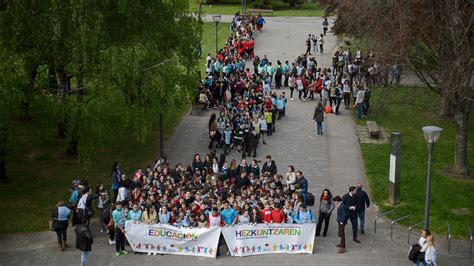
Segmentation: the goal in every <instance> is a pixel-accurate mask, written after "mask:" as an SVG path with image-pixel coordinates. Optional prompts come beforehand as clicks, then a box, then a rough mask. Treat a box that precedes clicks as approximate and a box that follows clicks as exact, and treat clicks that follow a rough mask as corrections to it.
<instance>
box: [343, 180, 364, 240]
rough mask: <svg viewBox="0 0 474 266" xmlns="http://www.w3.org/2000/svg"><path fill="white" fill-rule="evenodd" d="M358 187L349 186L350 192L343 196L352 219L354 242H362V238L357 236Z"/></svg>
mask: <svg viewBox="0 0 474 266" xmlns="http://www.w3.org/2000/svg"><path fill="white" fill-rule="evenodd" d="M355 190H356V187H354V186H351V187H350V188H349V193H347V194H345V195H344V196H342V204H344V206H345V208H346V210H347V214H348V217H349V219H351V224H352V240H354V242H357V243H360V240H359V239H358V238H357V230H358V226H357V199H356V195H355V192H356V191H355Z"/></svg>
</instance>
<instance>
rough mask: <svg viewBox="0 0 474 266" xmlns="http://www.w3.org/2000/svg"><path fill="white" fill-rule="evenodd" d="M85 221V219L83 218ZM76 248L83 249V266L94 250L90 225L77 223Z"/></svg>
mask: <svg viewBox="0 0 474 266" xmlns="http://www.w3.org/2000/svg"><path fill="white" fill-rule="evenodd" d="M82 220H83V222H85V219H82ZM75 231H76V248H77V249H79V250H80V251H81V266H86V265H87V257H89V255H90V253H91V251H92V243H93V239H92V234H91V230H90V228H89V226H88V225H86V224H84V223H82V222H81V223H79V224H77V225H76V229H75Z"/></svg>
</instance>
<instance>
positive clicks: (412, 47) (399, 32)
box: [321, 0, 474, 176]
mask: <svg viewBox="0 0 474 266" xmlns="http://www.w3.org/2000/svg"><path fill="white" fill-rule="evenodd" d="M321 2H323V3H325V4H326V5H327V6H328V8H327V10H329V11H332V10H335V11H336V12H337V14H338V18H337V20H336V22H335V26H334V28H333V30H334V31H335V32H336V33H347V34H350V35H353V36H356V37H360V38H363V39H366V40H367V41H369V42H370V44H371V48H372V49H373V50H374V51H375V52H376V54H377V58H378V60H383V61H386V62H393V61H399V62H400V61H401V62H404V63H406V64H408V65H409V66H410V67H411V69H412V70H413V71H414V73H415V74H416V75H417V76H418V77H419V78H420V80H422V81H423V82H424V83H425V84H426V85H427V86H428V87H429V88H430V89H431V90H433V91H435V92H436V93H437V94H439V95H440V97H441V101H442V104H441V106H443V108H441V109H448V110H450V111H452V114H453V116H452V119H454V121H455V123H456V144H455V146H456V148H455V154H454V158H455V165H454V168H453V172H454V173H455V174H456V175H460V176H469V169H468V162H467V140H468V138H467V134H468V121H469V114H470V111H471V105H472V102H473V100H474V87H473V85H472V81H473V80H472V76H473V69H474V60H473V56H472V50H471V45H472V44H473V23H474V12H473V11H474V10H473V2H472V1H470V0H406V1H398V0H383V1H380V0H379V1H375V0H341V1H334V0H326V1H321Z"/></svg>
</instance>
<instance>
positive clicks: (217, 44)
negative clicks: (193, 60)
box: [212, 15, 221, 54]
mask: <svg viewBox="0 0 474 266" xmlns="http://www.w3.org/2000/svg"><path fill="white" fill-rule="evenodd" d="M212 20H213V21H214V22H215V23H216V54H217V52H218V51H219V35H218V29H217V28H218V25H219V22H220V21H221V15H212Z"/></svg>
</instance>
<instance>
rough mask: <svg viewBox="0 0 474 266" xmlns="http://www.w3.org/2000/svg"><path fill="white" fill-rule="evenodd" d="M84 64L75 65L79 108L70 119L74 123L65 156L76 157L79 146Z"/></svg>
mask: <svg viewBox="0 0 474 266" xmlns="http://www.w3.org/2000/svg"><path fill="white" fill-rule="evenodd" d="M83 67H84V65H83V64H82V62H79V63H78V66H77V73H76V74H77V83H76V85H77V88H76V90H77V97H76V100H77V104H78V105H79V109H78V110H77V112H78V113H77V116H76V117H75V118H74V120H75V121H72V122H71V123H74V126H73V127H72V132H71V138H70V139H69V141H68V144H67V148H66V156H67V157H68V158H76V157H77V156H78V155H79V153H78V151H77V148H78V146H79V128H80V123H81V114H82V104H83V101H84V89H83V81H84V72H83V69H84V68H83Z"/></svg>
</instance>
